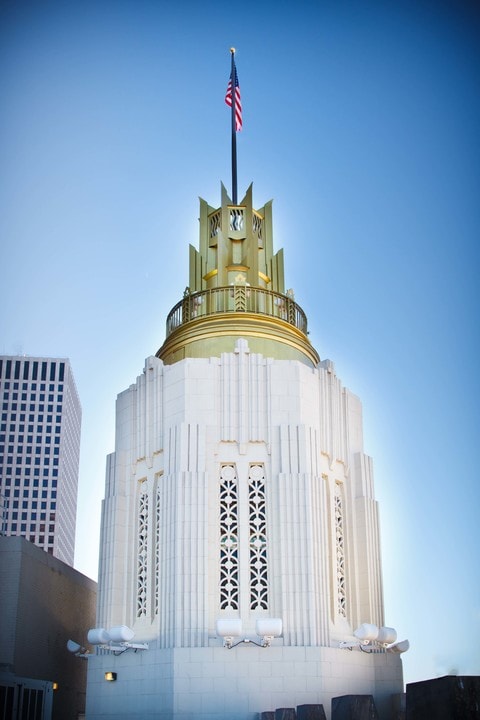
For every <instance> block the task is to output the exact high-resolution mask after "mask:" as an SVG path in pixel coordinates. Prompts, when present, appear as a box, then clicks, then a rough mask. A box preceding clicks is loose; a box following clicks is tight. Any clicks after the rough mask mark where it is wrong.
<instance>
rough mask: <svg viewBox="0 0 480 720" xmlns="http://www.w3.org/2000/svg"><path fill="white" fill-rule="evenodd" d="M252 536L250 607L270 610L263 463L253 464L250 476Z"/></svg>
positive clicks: (249, 501) (250, 526)
mask: <svg viewBox="0 0 480 720" xmlns="http://www.w3.org/2000/svg"><path fill="white" fill-rule="evenodd" d="M248 510H249V537H250V541H249V544H250V609H251V610H268V577H267V572H268V568H267V521H266V502H265V472H264V469H263V465H251V466H250V472H249V477H248Z"/></svg>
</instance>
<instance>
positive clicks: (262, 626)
mask: <svg viewBox="0 0 480 720" xmlns="http://www.w3.org/2000/svg"><path fill="white" fill-rule="evenodd" d="M255 632H256V633H257V635H258V636H259V637H261V638H262V647H270V645H271V644H272V640H273V638H275V637H280V635H281V634H282V620H281V618H259V619H258V620H257V622H256V623H255Z"/></svg>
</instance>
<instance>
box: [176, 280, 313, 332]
mask: <svg viewBox="0 0 480 720" xmlns="http://www.w3.org/2000/svg"><path fill="white" fill-rule="evenodd" d="M223 313H255V314H258V315H267V316H268V317H274V318H278V319H279V320H284V321H285V322H287V323H289V324H290V325H293V326H294V327H296V328H297V329H298V330H300V331H301V332H303V333H304V334H305V335H306V334H307V317H306V315H305V313H304V312H303V310H302V308H301V307H300V306H299V305H297V303H296V302H295V301H294V300H293V299H292V298H291V297H290V296H289V295H282V294H281V293H276V292H272V291H271V290H264V289H262V288H254V287H249V286H248V285H231V286H229V287H218V288H211V289H210V290H201V291H200V292H196V293H190V291H189V290H188V288H187V290H185V294H184V296H183V300H180V302H179V303H177V304H176V305H175V307H174V308H172V310H170V312H169V314H168V317H167V337H168V336H169V335H170V334H171V333H172V332H174V330H176V329H177V328H179V327H180V326H181V325H185V324H186V323H189V322H192V321H193V320H196V319H198V318H202V317H209V316H210V315H220V314H223Z"/></svg>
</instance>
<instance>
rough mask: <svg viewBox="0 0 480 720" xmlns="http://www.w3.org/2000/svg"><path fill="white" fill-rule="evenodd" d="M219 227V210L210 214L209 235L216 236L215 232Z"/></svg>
mask: <svg viewBox="0 0 480 720" xmlns="http://www.w3.org/2000/svg"><path fill="white" fill-rule="evenodd" d="M219 229H220V210H217V212H216V213H213V215H210V237H211V238H214V237H217V233H218V231H219Z"/></svg>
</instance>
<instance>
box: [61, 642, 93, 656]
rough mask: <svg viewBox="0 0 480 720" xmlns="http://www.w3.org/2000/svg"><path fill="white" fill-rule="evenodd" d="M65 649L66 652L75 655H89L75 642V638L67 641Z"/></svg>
mask: <svg viewBox="0 0 480 720" xmlns="http://www.w3.org/2000/svg"><path fill="white" fill-rule="evenodd" d="M67 650H68V652H71V653H73V654H74V655H75V656H76V657H81V658H88V657H90V655H91V654H90V653H89V652H88V650H86V649H85V648H84V647H82V646H81V645H80V644H79V643H77V642H75V640H68V641H67Z"/></svg>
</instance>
